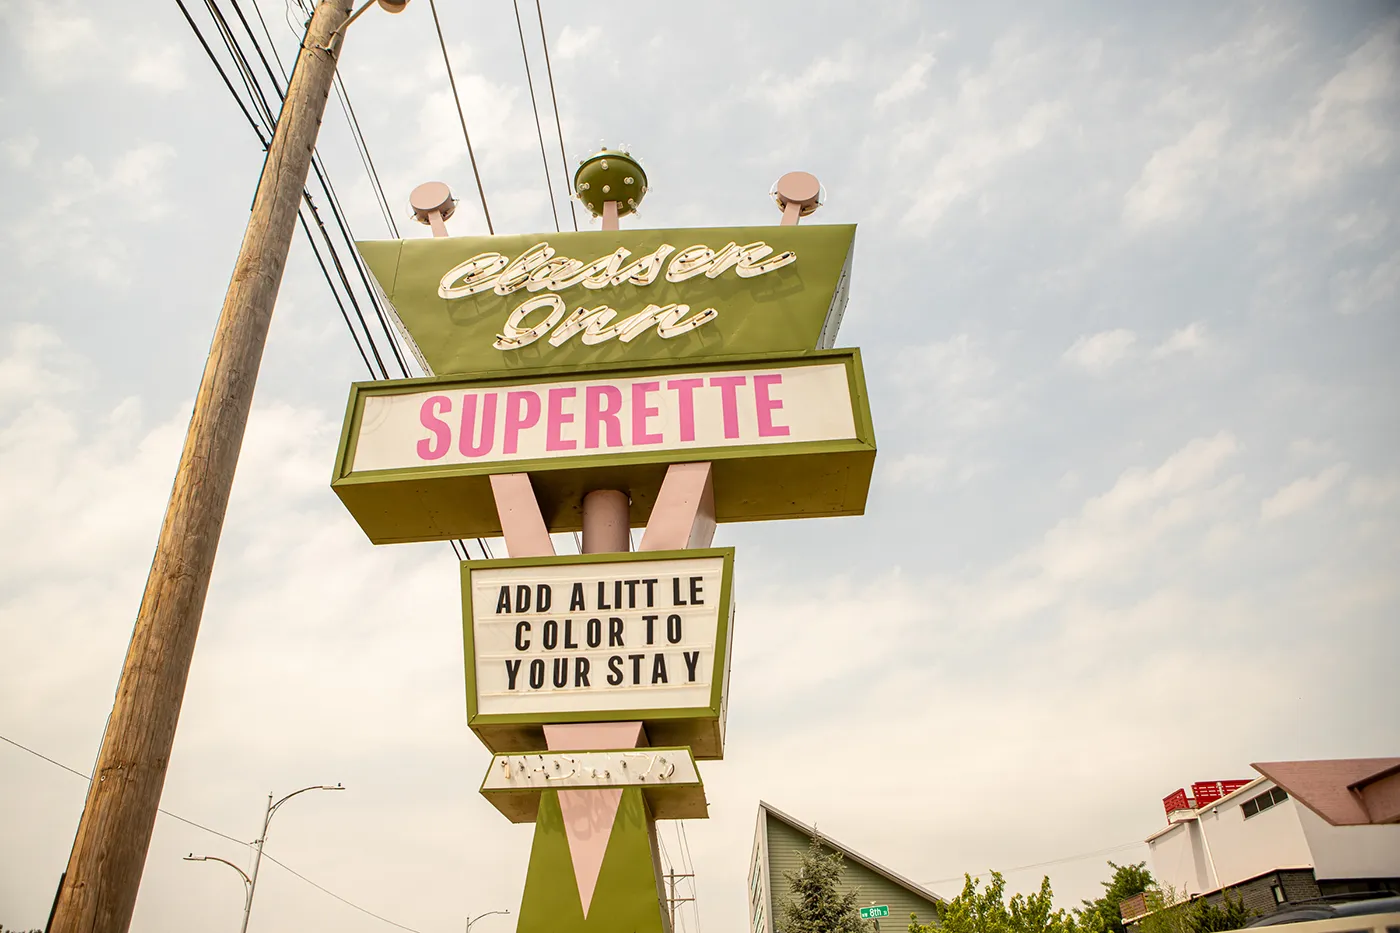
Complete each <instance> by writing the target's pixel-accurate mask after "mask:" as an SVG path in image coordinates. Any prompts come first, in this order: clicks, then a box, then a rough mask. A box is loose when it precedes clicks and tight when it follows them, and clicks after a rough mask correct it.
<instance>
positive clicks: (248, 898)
mask: <svg viewBox="0 0 1400 933" xmlns="http://www.w3.org/2000/svg"><path fill="white" fill-rule="evenodd" d="M309 790H345V787H344V786H343V785H341V784H336V785H335V786H334V787H332V786H330V785H329V784H312V785H310V786H309V787H303V788H302V789H301V790H294V791H292V792H291V793H290V794H288V795H287V796H285V797H283V798H282V799H280V800H278V801H276V802H274V801H273V799H272V795H271V794H268V795H267V812H266V813H264V814H263V828H262V835H261V836H259V837H258V838H257V839H256V840H254V842H253V845H255V846H257V849H258V853H257V855H256V856H255V857H254V858H253V874H252V877H249V876H248V875H247V874H246V873H245V872H244V871H243V869H241V868H239V867H238V866H237V865H235V864H233V863H232V862H230V861H229V860H228V859H222V858H219V857H218V856H214V855H200V856H197V855H195V854H194V853H193V852H191V853H190V854H189V855H187V856H185V861H187V862H223V863H224V864H225V865H227V866H228V867H229V868H232V869H233V870H234V871H236V872H238V874H239V875H240V876H241V877H242V878H243V887H244V890H245V892H246V893H245V896H244V898H243V926H242V927H241V928H240V931H241V933H248V917H249V916H251V915H252V913H253V892H254V891H255V890H257V887H258V868H259V867H260V866H261V865H262V856H263V845H264V844H265V843H266V842H267V827H268V825H269V824H271V823H272V814H274V813H276V812H277V808H278V807H280V806H282V804H284V803H286V802H287V801H288V800H291V799H292V798H293V797H295V796H296V795H297V794H304V793H306V792H307V791H309ZM478 919H480V918H478ZM467 929H468V930H470V929H471V924H467Z"/></svg>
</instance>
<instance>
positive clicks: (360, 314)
mask: <svg viewBox="0 0 1400 933" xmlns="http://www.w3.org/2000/svg"><path fill="white" fill-rule="evenodd" d="M230 2H231V4H232V6H233V8H234V12H235V14H236V15H237V17H238V20H239V22H240V24H241V25H242V26H243V30H244V32H245V33H246V34H247V36H248V39H249V41H251V42H252V44H253V48H254V51H255V53H256V54H257V57H258V60H259V61H260V62H261V63H262V66H263V70H264V71H265V72H266V74H267V76H268V78H269V80H270V81H271V83H272V87H273V89H274V91H275V93H276V95H277V98H278V101H279V103H280V102H281V101H282V100H284V99H285V96H286V92H285V90H284V85H283V84H282V83H280V82H279V81H278V73H279V72H280V74H281V76H282V79H283V81H286V82H287V83H288V85H289V84H290V75H289V74H288V73H287V70H286V66H285V65H284V64H283V62H282V59H281V56H280V55H278V54H277V47H276V43H275V42H274V41H273V39H272V34H271V31H270V30H269V29H268V26H267V21H266V19H265V18H264V17H263V15H262V11H261V9H260V8H259V7H258V5H257V0H253V9H254V12H255V14H256V16H257V18H258V21H259V24H260V25H261V27H262V31H263V34H264V35H265V36H267V40H268V47H269V49H270V50H271V52H272V57H273V59H274V60H275V61H276V62H277V70H276V71H274V70H273V67H272V64H271V63H270V62H269V61H268V58H267V55H266V54H265V53H264V52H263V49H262V44H261V43H260V42H259V41H258V37H257V35H256V34H255V33H254V32H253V27H252V24H251V23H250V22H249V21H248V18H247V16H245V15H244V13H243V9H242V7H241V6H240V5H239V3H238V0H230ZM176 3H177V4H178V5H179V7H180V11H181V12H182V13H183V14H184V17H185V21H186V22H187V23H188V24H189V26H190V28H191V30H193V31H194V33H195V36H196V38H197V39H198V40H199V43H200V45H201V46H202V47H203V48H204V50H205V54H206V55H208V57H209V60H210V62H211V63H212V64H213V65H214V67H215V69H216V70H218V72H219V75H220V77H221V78H223V81H224V86H225V87H226V88H227V89H228V91H229V93H230V94H231V95H232V96H233V98H234V101H235V103H237V104H238V107H239V109H240V111H242V113H243V115H244V117H245V118H246V119H247V121H248V123H249V125H250V126H251V127H252V128H253V131H254V133H255V134H256V135H257V137H258V141H259V142H260V143H261V144H262V146H263V149H264V151H266V150H267V149H268V147H269V145H270V139H269V138H268V137H266V136H264V135H263V131H262V126H261V125H260V124H259V121H258V120H257V119H256V118H255V117H254V115H253V113H251V112H250V111H249V110H248V107H247V106H245V104H244V102H243V97H242V95H240V94H239V93H238V90H237V88H236V87H235V86H234V84H233V82H232V80H231V79H230V78H229V77H228V74H227V72H226V71H225V69H224V67H223V65H222V64H221V63H220V62H219V60H218V58H217V56H216V55H215V54H214V52H213V49H212V48H211V47H210V45H209V43H208V42H207V41H206V40H205V38H204V35H203V33H202V31H201V30H200V28H199V26H198V25H197V24H196V23H195V21H194V19H193V17H191V16H190V14H189V11H188V9H186V7H185V5H184V3H183V0H176ZM205 6H206V8H207V9H208V11H209V14H210V17H211V18H212V19H213V20H214V24H215V27H216V29H217V31H218V33H219V36H220V38H221V39H222V40H223V43H224V47H225V50H226V51H227V52H228V54H229V56H230V58H231V59H232V61H233V63H234V66H235V68H236V70H237V71H238V74H239V79H240V81H241V82H242V84H243V86H244V88H245V90H246V91H247V94H248V97H249V101H250V103H251V104H252V107H253V110H254V111H256V112H257V113H258V115H259V116H260V117H261V118H262V120H263V121H264V122H265V124H266V126H267V127H268V128H269V130H271V129H275V126H276V116H275V115H274V114H273V111H272V105H271V103H270V102H269V100H268V98H267V95H266V94H264V93H263V90H262V86H261V82H260V81H259V80H258V77H257V75H256V73H255V71H254V69H253V67H252V64H251V62H250V61H249V59H248V56H247V55H246V54H245V53H244V52H243V49H242V46H241V44H240V42H239V40H238V38H237V36H235V35H234V32H233V29H232V28H231V27H230V25H229V23H228V20H227V18H226V17H225V16H224V15H223V11H222V10H221V9H220V8H219V5H218V2H217V0H205ZM302 9H303V10H304V9H305V8H304V7H302ZM435 19H436V17H435ZM439 39H441V28H440V27H439ZM443 54H444V61H446V60H447V59H446V45H445V43H443ZM448 68H449V78H451V72H450V68H451V65H450V63H449V64H448ZM336 82H337V84H336V85H335V86H334V88H335V90H336V93H337V97H338V99H339V100H340V103H341V109H342V112H343V113H344V115H345V117H346V121H347V123H348V124H349V125H350V129H351V136H352V138H353V139H354V140H355V142H356V151H357V152H358V153H359V154H360V158H361V164H362V165H363V166H364V168H365V171H366V173H367V175H368V176H369V179H370V184H371V187H372V189H373V191H374V192H375V194H376V196H377V197H376V200H377V203H378V206H379V208H380V210H381V212H382V213H383V215H384V218H385V221H386V223H387V225H388V227H389V230H390V232H391V233H392V234H393V235H394V236H395V237H396V238H397V237H398V236H399V230H398V226H397V224H395V223H394V220H393V214H392V211H391V210H390V208H389V204H388V199H387V197H386V196H385V194H384V186H383V183H382V182H381V181H380V179H379V173H378V171H377V170H376V168H375V166H374V159H373V157H372V156H371V155H370V152H369V145H368V143H367V142H366V140H365V138H364V131H363V129H362V128H361V127H360V124H359V119H358V116H357V115H356V114H355V111H354V103H353V102H352V101H351V99H350V95H349V90H348V89H347V88H346V87H345V86H344V81H343V79H342V78H341V77H340V76H339V74H337V75H336ZM453 92H454V95H455V93H456V85H455V81H454V83H453ZM458 115H459V117H461V105H460V101H459V102H458ZM462 127H463V133H464V134H465V132H466V122H465V118H463V120H462ZM467 142H468V149H469V152H470V138H468V139H467ZM472 165H473V171H475V165H476V163H475V156H474V155H473V156H472ZM311 169H312V172H313V173H314V174H315V176H316V180H317V182H318V183H319V185H320V188H321V190H322V192H323V193H324V194H325V197H326V203H327V206H328V207H329V208H330V211H331V217H332V220H333V222H334V224H335V226H336V229H337V231H338V232H339V234H340V236H341V238H342V239H343V240H344V242H345V244H346V246H347V247H348V248H349V250H350V253H351V256H352V257H353V264H354V269H355V272H356V274H357V277H358V278H359V279H360V283H361V286H362V287H363V289H364V291H365V292H366V293H367V294H368V295H369V299H370V305H371V308H372V309H373V313H374V316H375V318H376V319H377V322H378V324H379V327H380V329H381V330H382V331H383V334H384V337H385V339H386V340H387V341H388V343H389V349H390V351H391V353H392V355H393V358H394V362H395V363H396V364H397V367H398V370H399V373H400V374H401V375H402V376H404V377H408V376H409V375H410V373H409V369H408V364H407V362H406V360H405V358H404V355H403V354H402V353H401V352H400V349H399V346H398V341H397V340H396V339H395V337H394V332H395V328H394V327H393V326H391V325H390V323H389V315H388V313H386V311H385V310H384V307H383V305H382V303H381V301H380V296H379V293H378V291H377V290H376V289H375V287H374V284H373V280H372V278H371V276H370V273H369V269H368V267H367V266H366V265H365V264H364V259H363V257H362V256H361V255H360V253H359V250H358V249H357V248H356V246H355V239H354V234H353V233H352V232H351V230H350V225H349V220H348V218H347V216H346V214H345V210H344V207H343V206H342V205H341V203H340V198H339V195H338V194H337V192H336V190H335V186H334V184H333V183H332V182H331V180H330V177H329V174H328V172H327V171H326V169H325V166H324V164H323V163H322V161H321V158H320V154H319V153H318V152H313V153H312V161H311ZM477 185H478V190H479V191H480V193H481V197H482V207H483V210H485V206H486V194H485V191H484V189H482V188H481V179H480V175H479V174H478V175H477ZM302 198H303V202H304V204H305V206H306V208H307V209H308V211H309V212H310V215H311V219H312V222H313V223H314V224H315V227H316V229H317V231H318V232H319V233H320V235H321V240H322V242H323V244H324V246H325V256H323V255H322V252H321V250H320V249H319V248H318V247H317V246H316V242H315V237H314V236H312V233H311V229H310V224H308V222H307V220H306V217H305V215H304V214H302V213H301V212H300V211H298V220H299V221H300V223H301V227H302V231H303V233H304V234H305V235H306V237H307V242H308V243H309V244H310V245H311V249H312V253H313V255H314V256H315V258H316V263H317V266H318V267H319V268H320V270H321V274H322V277H323V278H324V279H325V280H326V285H327V287H328V288H330V290H331V295H332V297H333V298H334V299H335V302H336V306H337V308H338V310H339V311H340V315H341V318H342V320H344V321H345V325H346V329H347V330H348V331H349V332H350V337H351V340H352V341H353V342H354V344H355V349H356V352H358V353H359V355H360V358H361V360H362V361H363V362H364V363H365V367H366V369H368V370H369V373H370V377H371V378H381V379H388V378H390V376H389V370H388V366H387V364H386V363H385V360H384V356H383V354H381V353H380V350H379V345H378V342H377V341H376V340H375V338H374V334H373V333H372V331H371V330H370V327H369V323H368V321H367V320H366V318H365V314H364V311H363V309H362V308H361V306H360V301H359V299H358V298H357V297H356V294H355V289H354V287H353V286H352V285H351V281H350V273H349V272H347V270H346V268H345V264H344V262H343V261H342V260H341V258H340V252H339V250H338V249H337V247H336V245H335V242H334V240H333V238H332V236H331V232H330V230H329V228H328V227H327V226H326V223H325V221H324V220H323V219H322V218H321V214H320V211H319V209H318V208H317V206H316V202H315V200H313V198H312V195H311V192H310V191H309V190H307V189H305V188H304V189H303V191H302ZM487 222H488V227H489V226H490V218H489V215H488V217H487ZM326 256H328V257H329V259H330V264H331V266H333V267H334V268H335V274H336V277H337V278H338V279H339V280H340V290H337V288H336V286H335V282H334V280H333V279H332V277H331V272H330V268H328V267H327V265H326V258H325V257H326ZM341 291H343V292H344V298H345V299H348V300H349V302H350V307H351V309H352V310H353V312H354V316H355V319H356V320H357V321H358V322H359V324H360V330H359V332H357V331H356V329H355V327H354V325H353V324H352V323H351V319H350V313H349V312H348V311H347V310H346V307H345V301H344V299H342V297H341ZM360 333H363V335H364V338H365V340H364V344H362V343H361V340H360ZM400 337H402V338H403V339H405V340H407V339H408V338H407V337H404V336H403V335H402V334H400ZM365 344H368V347H369V353H368V354H367V353H366V352H365ZM370 356H373V357H374V363H376V364H378V372H377V373H376V371H375V365H374V364H372V363H371V362H370V359H369V358H370ZM477 544H478V546H479V547H480V548H481V551H482V554H483V556H485V557H487V558H488V559H489V558H491V557H492V556H493V555H492V554H491V548H490V546H489V545H488V544H487V543H486V541H485V539H482V538H478V539H477ZM452 549H453V553H454V555H456V556H457V559H458V560H466V559H469V557H470V555H469V554H468V552H467V545H466V542H465V541H460V540H459V541H457V542H456V543H455V544H453V545H452Z"/></svg>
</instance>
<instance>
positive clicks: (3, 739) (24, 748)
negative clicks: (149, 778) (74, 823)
mask: <svg viewBox="0 0 1400 933" xmlns="http://www.w3.org/2000/svg"><path fill="white" fill-rule="evenodd" d="M0 742H8V743H9V744H11V745H13V746H14V747H15V748H18V749H19V750H21V751H24V752H28V753H29V754H31V755H33V756H34V757H35V758H40V759H42V760H44V761H47V762H48V763H49V764H51V765H54V766H56V767H59V768H62V769H63V770H64V771H67V772H68V773H69V774H76V775H77V776H78V777H80V778H82V779H83V780H85V781H87V782H88V783H91V782H92V779H91V778H89V777H88V776H87V775H86V774H83V772H81V771H79V770H78V769H77V768H70V767H68V766H67V765H66V764H64V763H63V762H61V761H56V760H54V759H53V758H50V757H49V756H48V755H45V754H43V753H41V752H37V751H35V750H34V749H32V748H30V747H29V746H27V745H21V744H20V743H19V742H16V741H15V740H14V739H12V738H9V737H7V736H4V735H0ZM156 812H158V813H161V814H163V815H165V816H168V817H170V818H171V819H175V820H179V821H180V822H181V823H185V824H187V825H189V826H193V827H194V828H195V829H202V830H204V831H205V832H206V833H211V834H213V835H215V836H218V837H219V838H220V839H227V840H228V841H229V842H234V843H237V844H238V845H241V846H248V845H252V843H248V842H244V841H243V840H242V839H235V838H233V837H232V836H230V835H228V834H227V833H221V832H219V831H218V830H217V829H211V828H210V827H208V826H205V825H204V824H203V823H196V822H195V821H194V820H191V819H189V818H187V817H183V816H180V815H179V814H178V813H171V812H170V811H169V810H166V809H164V808H159V809H157V811H156ZM263 858H265V859H267V860H268V861H269V862H273V863H274V864H276V865H279V866H280V867H282V868H283V869H285V870H286V871H288V872H291V873H292V874H293V875H296V876H297V877H298V878H300V879H301V880H302V881H305V882H306V883H307V884H309V885H311V886H312V887H313V888H315V889H316V890H318V891H320V892H322V893H323V894H329V895H330V896H331V897H333V898H335V899H336V900H338V901H340V902H341V903H342V904H346V905H349V906H350V907H353V908H355V909H356V910H358V911H359V912H360V913H362V914H367V915H369V916H371V917H373V918H374V919H376V920H382V921H383V922H384V923H387V924H389V925H390V926H395V927H398V928H399V929H400V930H408V931H409V933H421V931H419V930H415V929H414V928H413V927H406V926H404V925H403V924H402V923H395V922H394V921H393V920H390V919H389V918H388V917H381V916H380V915H379V914H377V913H375V912H374V911H372V910H366V909H365V908H363V907H361V906H360V905H359V904H356V903H354V902H353V901H348V900H346V899H345V898H343V897H341V896H340V895H339V894H336V893H335V892H334V891H332V890H330V889H329V888H326V887H323V886H322V885H320V884H317V883H316V882H315V881H312V880H311V879H310V878H308V877H306V876H305V875H303V874H302V873H301V872H299V871H297V870H296V869H295V868H292V867H291V866H290V865H287V864H286V863H285V862H280V861H278V860H277V859H275V858H273V857H272V856H271V855H269V854H268V853H267V852H263Z"/></svg>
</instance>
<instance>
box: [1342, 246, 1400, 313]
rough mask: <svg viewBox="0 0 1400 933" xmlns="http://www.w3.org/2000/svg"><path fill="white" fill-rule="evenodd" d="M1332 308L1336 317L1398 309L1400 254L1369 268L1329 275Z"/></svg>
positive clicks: (1399, 299) (1353, 269)
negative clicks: (1337, 315) (1330, 276)
mask: <svg viewBox="0 0 1400 933" xmlns="http://www.w3.org/2000/svg"><path fill="white" fill-rule="evenodd" d="M1330 291H1331V293H1332V308H1333V310H1335V311H1336V312H1337V313H1338V314H1345V315H1352V314H1364V313H1366V312H1368V311H1375V310H1389V311H1392V312H1393V311H1396V310H1397V309H1400V251H1396V252H1393V253H1391V254H1390V255H1389V256H1386V257H1384V258H1383V259H1381V260H1380V261H1378V262H1376V263H1375V264H1373V265H1371V266H1369V267H1365V266H1362V267H1352V268H1350V269H1344V270H1342V271H1340V272H1337V273H1335V274H1333V276H1332V280H1331V283H1330Z"/></svg>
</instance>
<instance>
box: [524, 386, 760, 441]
mask: <svg viewBox="0 0 1400 933" xmlns="http://www.w3.org/2000/svg"><path fill="white" fill-rule="evenodd" d="M575 395H578V389H573V388H568V389H562V388H561V389H550V390H549V412H548V414H547V415H546V425H547V430H546V431H545V436H544V449H545V450H573V449H574V448H576V447H578V441H566V440H564V438H563V436H562V434H561V432H562V431H563V430H564V425H566V424H572V423H573V421H574V416H573V415H572V414H566V413H565V412H564V399H566V398H573V397H574V396H575ZM779 404H780V405H781V404H782V403H781V402H780V403H779Z"/></svg>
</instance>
